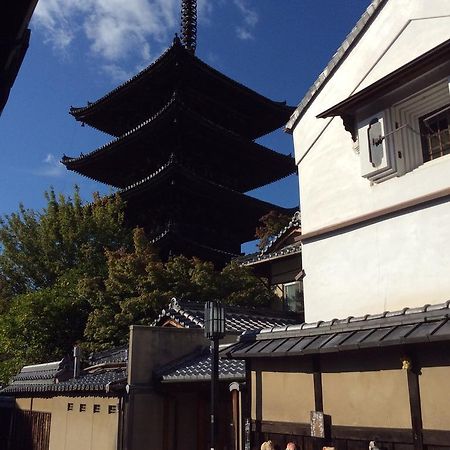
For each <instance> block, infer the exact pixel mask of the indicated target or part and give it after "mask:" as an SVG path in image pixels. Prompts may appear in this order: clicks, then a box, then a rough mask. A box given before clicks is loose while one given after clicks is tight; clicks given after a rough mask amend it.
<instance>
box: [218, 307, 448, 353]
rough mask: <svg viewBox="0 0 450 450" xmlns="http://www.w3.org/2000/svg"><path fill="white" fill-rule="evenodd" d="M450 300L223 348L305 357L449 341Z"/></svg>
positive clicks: (250, 335)
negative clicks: (315, 354)
mask: <svg viewBox="0 0 450 450" xmlns="http://www.w3.org/2000/svg"><path fill="white" fill-rule="evenodd" d="M449 305H450V301H448V302H446V303H442V304H439V305H425V306H423V307H420V308H404V309H402V310H400V311H393V312H389V311H386V312H384V313H382V314H373V315H366V316H362V317H348V318H346V319H342V320H338V319H334V320H331V321H326V322H323V321H320V322H314V323H304V324H301V325H291V326H285V327H273V328H266V329H263V330H258V331H253V332H247V333H244V334H243V335H242V336H240V338H239V342H238V343H237V344H234V345H233V346H230V347H229V348H227V349H225V350H223V351H222V352H221V356H223V357H225V356H228V357H233V358H252V357H277V356H278V357H279V356H300V355H306V354H314V353H329V352H337V351H348V350H355V349H364V348H371V347H386V346H396V345H397V346H398V345H408V344H416V343H424V342H438V341H450V318H449V316H450V307H449Z"/></svg>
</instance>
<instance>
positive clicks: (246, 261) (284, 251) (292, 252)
mask: <svg viewBox="0 0 450 450" xmlns="http://www.w3.org/2000/svg"><path fill="white" fill-rule="evenodd" d="M301 253H302V245H301V242H297V243H296V244H292V245H287V246H286V247H283V248H280V249H279V250H277V251H274V252H272V253H256V254H253V255H247V256H246V257H245V258H239V259H238V260H237V262H238V264H240V265H241V266H249V267H255V266H263V265H268V266H269V265H270V264H272V263H273V262H274V261H277V260H279V259H286V258H290V257H293V256H296V255H300V254H301Z"/></svg>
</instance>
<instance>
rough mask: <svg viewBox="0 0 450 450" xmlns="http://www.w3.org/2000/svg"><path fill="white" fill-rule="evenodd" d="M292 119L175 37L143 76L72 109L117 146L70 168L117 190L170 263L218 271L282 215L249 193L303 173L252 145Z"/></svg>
mask: <svg viewBox="0 0 450 450" xmlns="http://www.w3.org/2000/svg"><path fill="white" fill-rule="evenodd" d="M292 111H293V109H292V108H291V107H288V106H286V105H285V103H277V102H273V101H271V100H269V99H267V98H266V97H263V96H261V95H259V94H257V93H256V92H254V91H252V90H250V89H248V88H246V87H245V86H243V85H241V84H239V83H237V82H235V81H233V80H231V79H230V78H228V77H226V76H224V75H223V74H221V73H220V72H218V71H216V70H215V69H213V68H211V67H210V66H208V65H207V64H205V63H204V62H202V61H201V60H200V59H199V58H197V57H196V56H195V55H194V54H193V52H191V51H189V50H188V49H187V48H185V47H184V46H183V45H182V44H181V42H180V40H179V39H178V38H175V39H174V42H173V44H172V46H171V47H170V48H169V49H168V50H167V51H166V52H165V53H163V54H162V55H161V56H160V58H159V59H157V60H156V61H155V62H154V63H153V64H151V65H150V66H149V67H147V68H146V69H144V70H143V71H142V72H140V73H139V74H137V75H136V76H135V77H133V78H132V79H130V80H129V81H127V82H125V83H124V84H122V85H121V86H119V87H117V88H116V89H114V90H113V91H111V92H110V93H108V94H107V95H105V96H104V97H102V98H100V99H99V100H97V101H96V102H94V103H90V104H88V106H86V107H82V108H71V111H70V112H71V114H72V115H73V116H74V117H75V118H76V120H78V121H80V122H83V123H86V124H88V125H90V126H92V127H94V128H97V129H99V130H101V131H104V132H106V133H108V134H110V135H112V136H114V139H113V140H112V141H111V142H109V143H107V144H106V145H104V146H102V147H100V148H98V149H96V150H94V151H92V152H90V153H88V154H86V155H82V156H80V157H77V158H70V157H66V156H64V158H63V160H62V162H63V163H64V164H65V166H66V167H67V168H68V169H69V170H73V171H76V172H78V173H80V174H82V175H84V176H87V177H89V178H92V179H95V180H98V181H100V182H103V183H106V184H109V185H111V186H114V187H116V188H118V189H119V193H120V195H121V196H122V198H123V199H124V200H125V202H126V217H127V219H128V221H129V222H130V223H131V224H133V225H139V226H142V227H144V228H145V230H146V232H147V234H148V235H149V236H150V238H151V239H152V241H153V242H154V244H155V245H156V246H157V247H158V248H159V250H160V253H161V256H162V257H163V258H166V257H168V256H169V255H171V254H184V255H186V256H198V257H200V258H202V259H206V260H211V261H213V262H214V263H215V264H217V265H219V266H220V265H222V264H224V263H225V262H226V261H228V260H229V259H231V258H232V257H233V256H234V255H237V254H239V253H240V245H241V243H243V242H246V241H249V240H251V239H253V238H254V233H255V229H256V227H257V225H258V220H259V218H260V217H262V216H263V215H264V214H266V213H268V212H269V211H270V210H278V211H283V208H280V207H278V206H276V205H273V204H270V203H267V202H263V201H260V200H257V199H255V198H253V197H250V196H248V195H246V194H244V192H246V191H249V190H251V189H255V188H257V187H260V186H263V185H266V184H268V183H271V182H273V181H276V180H278V179H281V178H283V177H286V176H287V175H290V174H292V173H294V172H295V164H294V161H293V159H292V158H291V157H290V156H285V155H282V154H279V153H277V152H274V151H273V150H270V149H268V148H266V147H264V146H262V145H259V144H257V143H256V142H254V139H256V138H258V137H260V136H262V135H264V134H267V133H269V132H271V131H273V130H275V129H277V128H279V127H280V126H282V125H283V124H284V123H286V121H287V120H288V118H289V116H290V114H291V113H292ZM285 212H286V213H288V214H289V213H290V210H285Z"/></svg>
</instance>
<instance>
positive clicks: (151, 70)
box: [70, 38, 295, 138]
mask: <svg viewBox="0 0 450 450" xmlns="http://www.w3.org/2000/svg"><path fill="white" fill-rule="evenodd" d="M186 77H187V78H188V81H189V84H188V85H187V86H185V87H186V88H189V89H193V90H194V91H196V92H199V93H201V92H210V93H215V97H217V98H222V99H223V100H227V101H226V102H225V101H224V102H223V105H224V107H226V106H227V105H228V107H230V106H231V105H234V106H232V107H233V108H234V110H235V111H236V113H237V114H242V113H243V111H245V110H247V109H249V111H247V113H246V115H245V117H246V119H245V120H246V122H248V123H247V126H246V127H244V128H242V130H245V129H246V130H247V135H248V136H251V137H252V138H256V137H259V136H262V135H264V134H267V133H269V132H271V131H273V130H275V129H277V128H280V127H281V126H283V125H284V124H285V123H286V121H287V120H288V118H289V116H290V115H291V114H292V112H293V111H294V109H295V108H294V107H291V106H287V105H286V103H285V102H275V101H272V100H270V99H268V98H267V97H265V96H263V95H261V94H259V93H257V92H255V91H253V90H251V89H249V88H247V87H246V86H244V85H242V84H240V83H238V82H236V81H234V80H232V79H231V78H229V77H227V76H226V75H224V74H222V73H220V72H219V71H217V70H215V69H213V68H212V67H210V66H209V65H207V64H206V63H204V62H203V61H201V60H200V59H199V58H197V57H195V56H194V55H192V54H190V53H189V52H188V51H187V50H186V49H185V48H184V47H183V46H182V45H181V43H180V42H179V39H177V38H176V39H175V40H174V43H173V44H172V46H171V47H169V49H168V50H166V51H165V52H164V53H163V54H162V55H161V56H160V57H159V58H158V59H157V60H156V61H155V62H153V63H152V64H150V65H149V66H148V67H147V68H146V69H144V70H143V71H141V72H140V73H138V74H137V75H136V76H134V77H133V78H131V79H130V80H128V81H127V82H125V83H123V84H122V85H120V86H118V87H117V88H116V89H114V90H112V91H111V92H109V93H108V94H106V95H105V96H103V97H102V98H100V99H99V100H97V101H95V102H93V103H89V104H88V105H87V106H86V107H80V108H79V107H77V108H74V107H72V108H71V109H70V114H72V115H73V116H74V117H75V118H76V120H78V121H80V122H83V123H87V124H88V125H91V126H93V127H94V128H97V129H99V130H102V131H105V132H107V133H109V134H112V135H116V136H117V135H120V134H123V132H124V131H125V130H120V131H119V130H115V129H114V127H115V126H113V127H111V123H107V122H105V119H104V116H105V114H109V115H110V119H108V122H110V121H111V120H113V116H115V117H117V116H118V114H120V110H121V109H123V108H125V107H129V106H128V105H129V104H130V103H132V102H134V101H138V100H139V99H141V98H142V93H144V94H145V92H150V91H152V86H156V87H157V88H155V87H153V94H151V95H152V96H153V98H155V99H156V98H159V100H158V101H159V102H161V101H162V99H163V98H164V97H165V98H166V99H167V97H168V96H170V93H171V92H170V91H172V90H173V89H174V88H176V87H177V86H181V85H182V84H183V80H184V79H185V78H186ZM166 80H169V81H166ZM208 95H211V94H208ZM208 95H206V97H208ZM146 108H148V110H147V111H144V110H142V111H141V112H140V113H139V114H141V115H146V114H148V113H149V111H151V109H152V108H153V109H154V108H155V106H154V105H151V104H149V103H147V105H146ZM156 108H157V109H159V108H160V105H158V106H156ZM112 111H113V112H114V114H112V113H111V112H112ZM134 112H136V111H134ZM142 120H143V117H141V120H140V122H141V121H142ZM138 123H139V122H138Z"/></svg>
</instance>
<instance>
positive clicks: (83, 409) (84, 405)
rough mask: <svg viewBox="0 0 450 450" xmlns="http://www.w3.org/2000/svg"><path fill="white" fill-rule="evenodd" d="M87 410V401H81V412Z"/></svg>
mask: <svg viewBox="0 0 450 450" xmlns="http://www.w3.org/2000/svg"><path fill="white" fill-rule="evenodd" d="M85 411H86V403H81V404H80V412H85Z"/></svg>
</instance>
